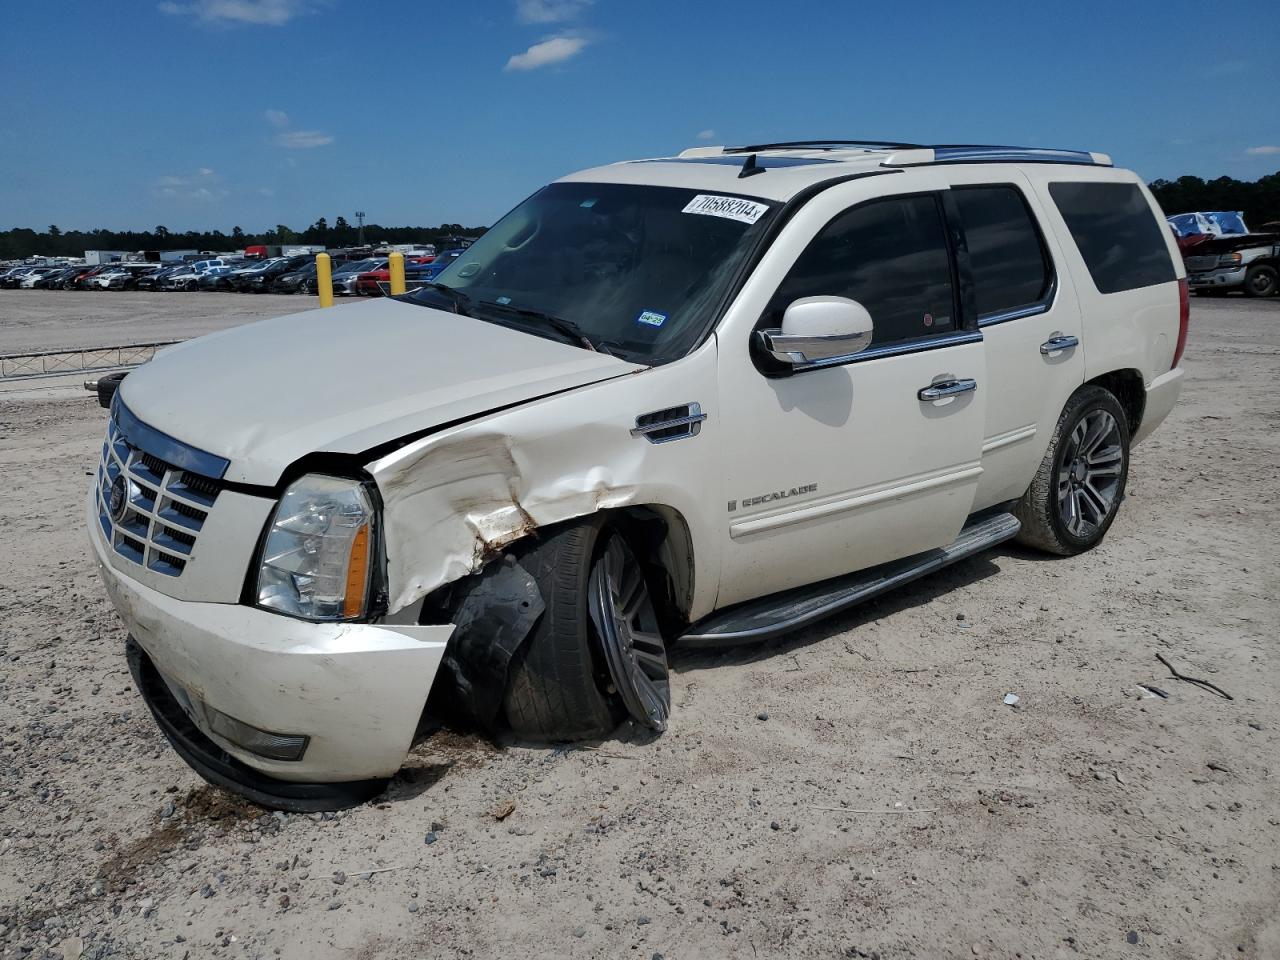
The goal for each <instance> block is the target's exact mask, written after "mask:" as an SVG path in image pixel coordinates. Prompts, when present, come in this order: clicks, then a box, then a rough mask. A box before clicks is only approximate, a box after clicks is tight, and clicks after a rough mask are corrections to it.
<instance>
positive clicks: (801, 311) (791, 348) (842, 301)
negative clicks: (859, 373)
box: [759, 297, 873, 366]
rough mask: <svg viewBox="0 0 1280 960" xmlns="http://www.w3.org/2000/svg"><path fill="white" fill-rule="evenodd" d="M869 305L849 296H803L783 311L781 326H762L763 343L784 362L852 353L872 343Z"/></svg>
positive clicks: (849, 355)
mask: <svg viewBox="0 0 1280 960" xmlns="http://www.w3.org/2000/svg"><path fill="white" fill-rule="evenodd" d="M872 327H873V324H872V322H871V314H870V313H868V312H867V308H866V307H864V306H863V305H862V304H860V303H858V301H857V300H850V299H848V298H847V297H801V298H800V299H799V300H796V301H794V302H792V304H791V305H790V306H789V307H787V310H786V312H785V313H784V314H783V315H782V329H781V330H777V329H774V330H761V331H760V333H759V337H760V343H761V345H762V346H763V347H764V349H765V350H766V351H768V352H769V353H770V354H772V355H773V357H774V358H776V359H778V360H781V361H782V362H783V363H787V364H791V365H792V366H795V365H798V364H807V363H813V362H815V361H818V360H832V359H836V358H839V357H851V356H853V355H854V354H856V353H861V352H862V351H863V350H865V349H867V347H869V346H870V345H871V334H872Z"/></svg>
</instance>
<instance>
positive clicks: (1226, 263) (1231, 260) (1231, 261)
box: [1218, 253, 1244, 267]
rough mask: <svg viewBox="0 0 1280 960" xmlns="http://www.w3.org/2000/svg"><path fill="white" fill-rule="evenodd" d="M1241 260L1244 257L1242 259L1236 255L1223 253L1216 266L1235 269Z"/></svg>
mask: <svg viewBox="0 0 1280 960" xmlns="http://www.w3.org/2000/svg"><path fill="white" fill-rule="evenodd" d="M1243 259H1244V257H1242V256H1241V255H1240V254H1238V253H1224V254H1223V255H1222V256H1220V257H1219V258H1218V266H1220V267H1237V266H1239V265H1240V261H1241V260H1243Z"/></svg>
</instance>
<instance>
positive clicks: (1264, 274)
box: [1244, 263, 1280, 297]
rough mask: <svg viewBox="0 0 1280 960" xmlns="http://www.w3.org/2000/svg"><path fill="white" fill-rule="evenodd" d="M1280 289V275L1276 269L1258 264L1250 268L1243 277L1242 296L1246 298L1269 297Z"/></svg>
mask: <svg viewBox="0 0 1280 960" xmlns="http://www.w3.org/2000/svg"><path fill="white" fill-rule="evenodd" d="M1277 288H1280V274H1278V273H1276V268H1275V267H1272V266H1268V265H1267V264H1265V263H1260V264H1258V265H1257V266H1254V267H1250V268H1249V269H1248V270H1247V271H1246V272H1245V275H1244V295H1245V296H1246V297H1269V296H1271V295H1272V294H1274V293H1275V292H1276V289H1277Z"/></svg>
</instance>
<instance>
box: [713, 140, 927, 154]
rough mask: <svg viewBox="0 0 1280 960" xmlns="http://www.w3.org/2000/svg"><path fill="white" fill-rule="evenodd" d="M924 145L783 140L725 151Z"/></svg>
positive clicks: (866, 141)
mask: <svg viewBox="0 0 1280 960" xmlns="http://www.w3.org/2000/svg"><path fill="white" fill-rule="evenodd" d="M921 146H923V144H919V143H899V142H897V141H896V140H783V141H780V142H778V143H753V144H751V145H750V146H746V147H725V148H724V152H725V153H757V152H759V151H761V150H791V149H803V148H806V147H807V148H810V149H814V150H839V149H840V148H841V147H890V148H892V149H894V150H911V149H915V148H918V147H921Z"/></svg>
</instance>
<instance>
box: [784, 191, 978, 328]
mask: <svg viewBox="0 0 1280 960" xmlns="http://www.w3.org/2000/svg"><path fill="white" fill-rule="evenodd" d="M818 296H837V297H847V298H849V299H850V300H857V301H858V302H859V303H861V304H862V305H863V306H864V307H866V308H867V311H868V312H869V313H870V314H871V319H872V321H873V323H874V324H875V328H874V333H873V335H872V341H871V342H872V345H873V346H883V345H886V344H895V343H902V342H904V341H910V340H917V339H920V338H922V337H933V336H937V335H938V334H943V333H951V332H953V331H954V330H955V329H956V320H955V294H954V287H953V285H952V282H951V254H950V250H949V248H948V245H947V235H946V230H945V227H944V226H943V221H942V212H941V210H940V209H939V207H938V200H937V197H936V196H935V195H934V194H931V193H926V194H915V195H911V196H904V197H889V198H886V199H884V200H874V201H872V202H870V203H864V204H862V205H860V206H857V207H853V208H851V209H849V210H846V211H845V212H844V213H842V214H840V215H839V216H838V217H836V218H835V219H834V220H832V221H831V222H830V223H829V224H827V225H826V226H825V227H824V228H823V229H822V230H821V231H820V232H819V233H818V235H817V236H816V237H814V238H813V240H812V241H810V243H809V246H808V247H806V248H805V251H804V253H802V254H800V258H799V259H798V260H796V262H795V265H794V266H792V268H791V272H790V273H788V274H787V277H786V279H785V280H783V281H782V285H781V286H779V288H778V292H777V293H776V294H775V295H774V298H773V301H772V302H771V303H770V305H769V310H768V311H767V312H766V317H767V322H769V323H770V324H771V325H772V326H775V327H776V326H781V324H782V314H783V312H784V311H785V310H786V308H787V306H788V305H789V304H790V303H792V302H793V301H795V300H798V299H800V298H801V297H818Z"/></svg>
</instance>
